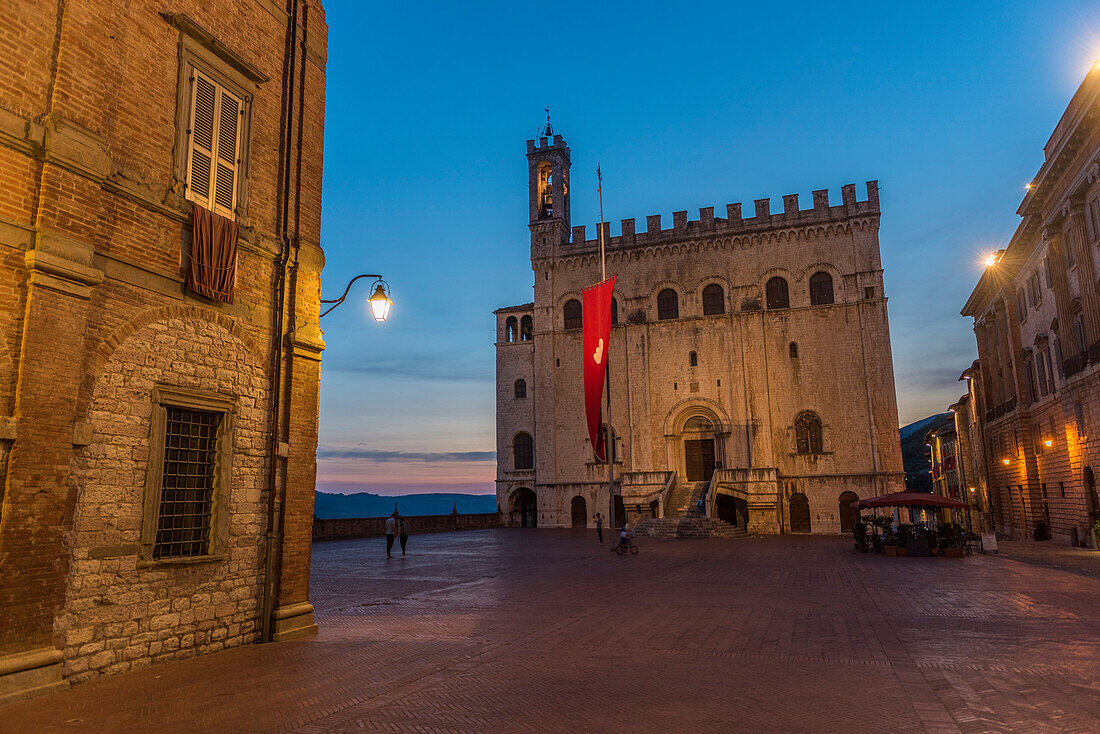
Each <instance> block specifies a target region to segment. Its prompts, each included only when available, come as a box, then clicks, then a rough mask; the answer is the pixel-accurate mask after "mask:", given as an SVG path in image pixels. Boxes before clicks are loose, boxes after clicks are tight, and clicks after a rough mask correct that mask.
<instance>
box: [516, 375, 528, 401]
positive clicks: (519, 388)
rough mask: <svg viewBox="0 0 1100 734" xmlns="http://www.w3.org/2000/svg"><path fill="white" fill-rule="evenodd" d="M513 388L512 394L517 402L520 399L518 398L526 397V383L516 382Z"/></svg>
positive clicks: (523, 381)
mask: <svg viewBox="0 0 1100 734" xmlns="http://www.w3.org/2000/svg"><path fill="white" fill-rule="evenodd" d="M513 388H514V390H515V393H514V394H515V396H516V399H517V400H518V399H520V398H525V397H527V381H526V380H516V382H515V385H513Z"/></svg>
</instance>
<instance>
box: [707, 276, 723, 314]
mask: <svg viewBox="0 0 1100 734" xmlns="http://www.w3.org/2000/svg"><path fill="white" fill-rule="evenodd" d="M725 312H726V293H725V291H723V290H722V286H720V285H718V284H717V283H711V284H710V285H708V286H707V287H706V288H704V289H703V315H704V316H716V315H718V314H723V313H725Z"/></svg>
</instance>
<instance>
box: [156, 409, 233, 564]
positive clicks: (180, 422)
mask: <svg viewBox="0 0 1100 734" xmlns="http://www.w3.org/2000/svg"><path fill="white" fill-rule="evenodd" d="M165 411H166V419H165V431H164V464H163V470H162V478H161V491H160V507H159V508H158V512H157V535H156V542H155V544H154V546H153V557H154V558H185V557H188V556H203V555H207V554H208V553H209V552H210V551H209V549H210V529H211V524H212V520H213V504H214V472H215V468H216V457H217V446H218V429H219V427H220V426H221V420H222V414H221V413H214V412H209V411H205V410H190V409H187V408H177V407H173V406H165Z"/></svg>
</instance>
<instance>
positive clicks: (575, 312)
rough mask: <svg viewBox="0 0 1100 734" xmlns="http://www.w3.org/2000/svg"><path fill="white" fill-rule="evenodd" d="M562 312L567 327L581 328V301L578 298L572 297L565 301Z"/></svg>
mask: <svg viewBox="0 0 1100 734" xmlns="http://www.w3.org/2000/svg"><path fill="white" fill-rule="evenodd" d="M562 313H563V315H564V317H565V328H566V329H579V328H581V323H582V321H581V319H582V316H581V302H580V301H578V300H577V299H576V298H570V299H569V300H568V301H566V302H565V307H564V308H563V309H562Z"/></svg>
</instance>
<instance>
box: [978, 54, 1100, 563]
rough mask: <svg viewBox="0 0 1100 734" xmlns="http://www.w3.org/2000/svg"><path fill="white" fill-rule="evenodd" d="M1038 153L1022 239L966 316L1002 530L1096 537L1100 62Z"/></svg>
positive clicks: (1000, 255) (1069, 538) (987, 276)
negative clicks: (1040, 154) (970, 324)
mask: <svg viewBox="0 0 1100 734" xmlns="http://www.w3.org/2000/svg"><path fill="white" fill-rule="evenodd" d="M1043 153H1044V161H1043V164H1042V166H1041V167H1040V169H1039V172H1038V173H1037V174H1036V176H1035V178H1034V179H1033V180H1032V181H1031V184H1030V185H1029V186H1028V191H1027V194H1026V195H1025V196H1024V200H1023V202H1022V203H1021V204H1020V207H1019V209H1018V210H1017V214H1019V215H1020V217H1021V221H1020V224H1019V226H1018V227H1017V229H1016V232H1015V233H1014V234H1013V236H1012V239H1011V240H1010V241H1009V243H1008V246H1007V247H1006V248H1005V249H1003V250H1000V251H998V252H997V253H996V254H995V255H994V256H993V258H992V262H991V264H989V266H988V267H987V268H986V270H985V272H984V273H983V275H982V277H981V278H980V279H979V281H978V284H977V286H976V287H975V288H974V291H973V293H971V295H970V298H969V299H968V300H967V302H966V305H965V306H964V308H963V310H962V314H963V315H964V316H970V317H972V318H973V319H974V333H975V336H976V338H977V344H978V356H979V360H980V369H979V370H978V374H977V375H975V379H980V380H981V384H980V392H981V394H982V395H983V398H984V409H983V410H982V412H981V413H980V417H981V427H982V433H983V437H982V438H980V439H979V440H983V439H984V449H985V453H986V456H987V465H988V469H987V471H988V474H987V481H988V483H989V492H990V509H991V510H992V514H993V522H994V524H995V526H996V529H997V531H998V532H1000V533H1002V534H1004V535H1006V536H1009V537H1015V538H1021V537H1036V532H1037V531H1038V535H1039V537H1044V536H1045V535H1046V534H1047V533H1049V534H1050V535H1051V537H1052V538H1053V539H1054V540H1056V541H1058V542H1062V543H1082V542H1092V541H1091V538H1092V533H1091V531H1090V526H1091V525H1092V524H1093V523H1094V522H1095V521H1096V520H1097V519H1098V518H1100V515H1098V501H1097V493H1096V480H1095V475H1094V472H1095V468H1096V467H1100V442H1098V441H1097V440H1096V435H1095V431H1096V430H1097V428H1096V425H1097V421H1098V420H1100V290H1098V284H1097V274H1098V273H1100V65H1095V66H1093V68H1092V70H1091V71H1090V72H1089V74H1088V75H1087V76H1086V77H1085V80H1084V82H1083V83H1082V84H1081V86H1080V87H1079V88H1078V90H1077V92H1076V94H1074V96H1073V99H1072V100H1071V101H1070V104H1069V107H1068V108H1067V109H1066V111H1065V113H1064V114H1063V115H1062V118H1061V120H1060V121H1059V122H1058V125H1057V127H1055V129H1054V133H1053V134H1052V135H1051V137H1050V140H1048V141H1047V144H1046V146H1045V147H1044V148H1043ZM972 382H973V380H972ZM1090 431H1092V433H1091V434H1090ZM971 438H972V440H973V436H971Z"/></svg>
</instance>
